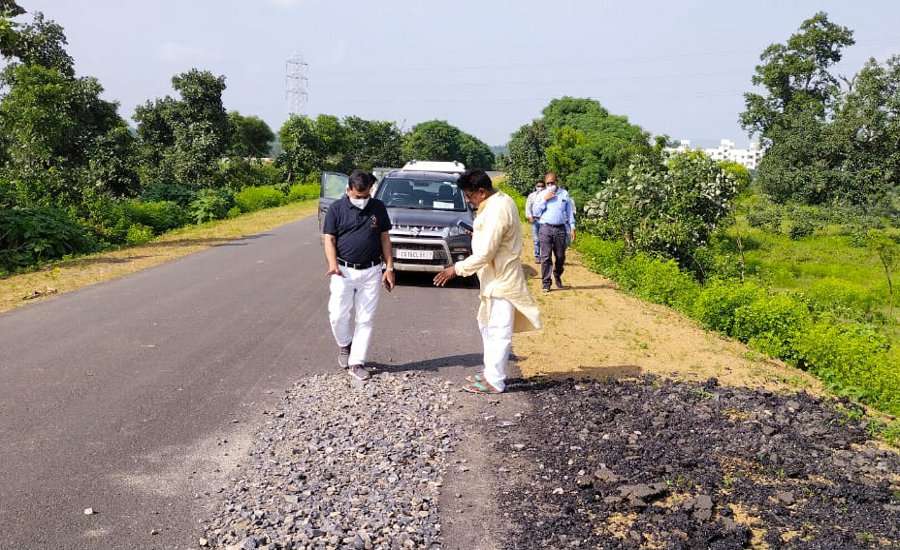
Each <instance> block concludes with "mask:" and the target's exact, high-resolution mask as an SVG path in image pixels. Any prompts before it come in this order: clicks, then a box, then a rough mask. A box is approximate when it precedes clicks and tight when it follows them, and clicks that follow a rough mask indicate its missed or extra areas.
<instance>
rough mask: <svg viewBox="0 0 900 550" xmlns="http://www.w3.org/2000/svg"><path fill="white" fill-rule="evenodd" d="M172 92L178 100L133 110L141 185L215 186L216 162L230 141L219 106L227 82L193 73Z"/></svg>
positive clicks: (177, 81)
mask: <svg viewBox="0 0 900 550" xmlns="http://www.w3.org/2000/svg"><path fill="white" fill-rule="evenodd" d="M172 87H173V88H174V89H175V91H176V92H178V93H179V94H180V96H181V98H180V99H173V98H171V97H165V98H163V99H157V100H156V101H152V102H147V103H146V104H144V105H142V106H139V107H138V108H137V109H136V110H135V115H134V119H135V120H136V121H137V123H138V136H139V137H140V139H141V144H142V147H141V148H142V158H143V163H144V166H143V168H142V171H143V173H144V177H145V180H146V181H147V182H148V183H150V182H152V183H160V182H165V183H170V182H174V183H178V184H180V185H185V186H189V187H194V188H200V187H210V186H215V185H216V184H217V183H218V181H219V177H218V166H219V161H220V159H221V158H222V157H223V156H224V155H225V153H226V151H227V147H228V145H229V143H230V141H231V139H232V126H231V124H230V122H229V119H228V115H227V114H226V112H225V108H224V107H223V105H222V92H224V90H225V77H223V76H218V77H217V76H215V75H213V74H212V73H210V72H208V71H199V70H197V69H193V70H191V71H189V72H187V73H183V74H179V75H176V76H174V77H173V78H172Z"/></svg>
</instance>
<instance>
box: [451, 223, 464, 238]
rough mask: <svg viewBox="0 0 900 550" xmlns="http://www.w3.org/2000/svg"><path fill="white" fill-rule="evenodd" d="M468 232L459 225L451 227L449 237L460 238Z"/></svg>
mask: <svg viewBox="0 0 900 550" xmlns="http://www.w3.org/2000/svg"><path fill="white" fill-rule="evenodd" d="M465 234H466V232H465V231H463V229H462V228H461V227H459V226H458V225H451V226H450V227H448V228H447V236H448V237H459V236H460V235H465Z"/></svg>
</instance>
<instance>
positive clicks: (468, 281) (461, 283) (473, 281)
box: [397, 271, 478, 289]
mask: <svg viewBox="0 0 900 550" xmlns="http://www.w3.org/2000/svg"><path fill="white" fill-rule="evenodd" d="M434 276H435V274H434V273H411V272H400V271H398V272H397V286H411V287H419V288H425V287H433V286H434ZM446 288H452V289H459V288H469V289H471V288H478V277H465V278H463V277H457V278H456V279H453V280H452V281H450V284H448V285H447V286H446Z"/></svg>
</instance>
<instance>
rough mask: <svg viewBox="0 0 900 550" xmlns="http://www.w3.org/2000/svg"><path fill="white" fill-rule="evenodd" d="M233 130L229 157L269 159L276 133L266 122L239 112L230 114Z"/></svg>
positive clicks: (229, 121) (230, 123)
mask: <svg viewBox="0 0 900 550" xmlns="http://www.w3.org/2000/svg"><path fill="white" fill-rule="evenodd" d="M228 123H229V126H230V129H231V137H230V140H229V141H230V144H229V149H228V156H229V157H240V158H262V157H268V156H269V154H270V152H271V149H272V142H273V141H275V133H274V132H272V129H271V128H269V125H268V124H266V122H265V121H264V120H263V119H261V118H259V117H256V116H244V115H242V114H241V113H239V112H237V111H232V112H230V113H228Z"/></svg>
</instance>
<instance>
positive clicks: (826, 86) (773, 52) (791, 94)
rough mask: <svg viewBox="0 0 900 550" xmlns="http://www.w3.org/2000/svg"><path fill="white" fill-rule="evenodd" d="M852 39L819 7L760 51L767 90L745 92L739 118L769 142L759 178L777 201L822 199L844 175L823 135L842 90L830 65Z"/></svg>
mask: <svg viewBox="0 0 900 550" xmlns="http://www.w3.org/2000/svg"><path fill="white" fill-rule="evenodd" d="M853 43H854V40H853V32H852V31H851V30H850V29H848V28H846V27H842V26H839V25H836V24H834V23H832V22H831V21H829V20H828V16H827V15H826V14H825V13H822V12H820V13H817V14H816V15H815V16H813V17H812V18H810V19H807V20H806V21H804V22H803V23H802V24H801V26H800V29H799V32H797V33H795V34H793V35H792V36H791V37H790V38H789V39H788V41H787V43H785V44H772V45H770V46H769V47H768V48H766V49H765V51H763V53H762V55H761V56H760V60H761V64H760V65H758V66H757V67H756V74H755V75H754V76H753V79H752V82H753V84H754V85H755V86H760V87H762V88H763V89H764V91H765V93H764V94H758V93H752V92H751V93H747V94H744V99H745V104H746V110H745V111H744V112H743V113H742V114H741V115H740V122H741V125H742V126H743V127H744V129H745V130H747V132H748V133H750V134H751V135H754V134H755V135H758V136H759V138H760V141H761V142H762V144H763V145H764V146H765V147H767V151H766V155H765V157H764V158H763V160H762V162H761V163H760V166H759V171H758V178H759V181H760V185H761V186H762V188H763V190H765V191H766V192H767V193H769V194H770V195H772V197H773V198H774V199H775V200H778V201H782V202H783V201H786V200H790V199H799V200H802V201H804V202H809V203H819V202H824V201H826V200H828V199H829V198H830V197H832V196H833V195H834V194H835V193H836V192H837V188H838V187H839V183H840V178H839V177H836V174H835V172H834V170H833V168H834V166H835V163H834V159H833V158H832V154H831V151H830V150H829V149H828V148H827V143H828V140H827V139H826V137H825V136H826V133H827V131H828V122H829V120H830V119H831V118H832V117H833V114H834V110H835V107H836V106H837V105H838V103H839V101H840V92H841V89H840V85H839V80H838V78H837V77H835V76H834V75H832V74H831V72H830V71H829V69H830V68H831V67H832V66H833V65H834V64H835V63H838V62H839V61H840V60H841V58H842V55H843V53H842V52H843V49H844V48H845V47H847V46H850V45H852V44H853Z"/></svg>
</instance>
